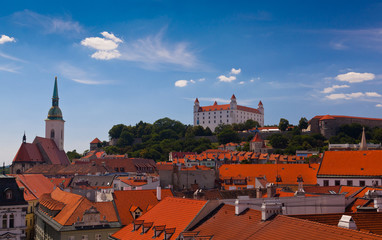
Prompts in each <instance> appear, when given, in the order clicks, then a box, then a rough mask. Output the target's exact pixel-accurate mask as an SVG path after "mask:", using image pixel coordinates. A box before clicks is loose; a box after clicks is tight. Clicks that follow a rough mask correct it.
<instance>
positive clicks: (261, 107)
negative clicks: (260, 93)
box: [257, 101, 264, 115]
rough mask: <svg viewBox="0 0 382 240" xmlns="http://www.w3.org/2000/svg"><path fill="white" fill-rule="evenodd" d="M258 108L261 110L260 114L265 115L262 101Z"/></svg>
mask: <svg viewBox="0 0 382 240" xmlns="http://www.w3.org/2000/svg"><path fill="white" fill-rule="evenodd" d="M257 106H258V108H257V110H259V112H261V114H263V115H264V106H263V103H262V102H261V101H260V102H259V104H258V105H257Z"/></svg>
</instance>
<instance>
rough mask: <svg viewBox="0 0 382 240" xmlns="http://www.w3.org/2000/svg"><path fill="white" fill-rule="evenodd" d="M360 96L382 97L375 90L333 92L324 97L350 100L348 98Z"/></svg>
mask: <svg viewBox="0 0 382 240" xmlns="http://www.w3.org/2000/svg"><path fill="white" fill-rule="evenodd" d="M361 97H372V98H374V97H382V95H381V94H379V93H377V92H366V93H362V92H355V93H333V94H330V95H327V96H326V98H328V99H330V100H339V99H345V100H350V99H355V98H361Z"/></svg>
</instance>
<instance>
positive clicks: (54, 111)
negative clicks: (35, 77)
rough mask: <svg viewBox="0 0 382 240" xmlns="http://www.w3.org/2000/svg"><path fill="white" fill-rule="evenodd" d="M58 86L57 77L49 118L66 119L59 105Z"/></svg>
mask: <svg viewBox="0 0 382 240" xmlns="http://www.w3.org/2000/svg"><path fill="white" fill-rule="evenodd" d="M58 100H59V98H58V88H57V77H56V78H55V79H54V89H53V97H52V107H51V108H50V109H49V112H48V119H49V120H64V119H62V112H61V109H60V107H59V106H58Z"/></svg>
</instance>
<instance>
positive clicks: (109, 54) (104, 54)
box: [92, 50, 121, 60]
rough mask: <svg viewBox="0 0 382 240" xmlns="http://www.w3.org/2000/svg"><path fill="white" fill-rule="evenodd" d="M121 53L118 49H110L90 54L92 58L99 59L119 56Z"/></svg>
mask: <svg viewBox="0 0 382 240" xmlns="http://www.w3.org/2000/svg"><path fill="white" fill-rule="evenodd" d="M120 56H121V54H120V53H119V52H118V50H111V51H97V52H95V53H93V54H92V58H95V59H100V60H110V59H113V58H119V57H120Z"/></svg>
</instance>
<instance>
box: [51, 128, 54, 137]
mask: <svg viewBox="0 0 382 240" xmlns="http://www.w3.org/2000/svg"><path fill="white" fill-rule="evenodd" d="M50 138H54V129H52V130H51V131H50Z"/></svg>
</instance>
